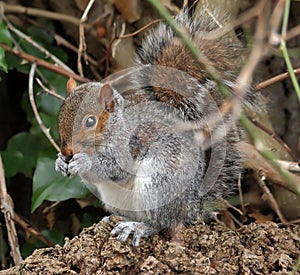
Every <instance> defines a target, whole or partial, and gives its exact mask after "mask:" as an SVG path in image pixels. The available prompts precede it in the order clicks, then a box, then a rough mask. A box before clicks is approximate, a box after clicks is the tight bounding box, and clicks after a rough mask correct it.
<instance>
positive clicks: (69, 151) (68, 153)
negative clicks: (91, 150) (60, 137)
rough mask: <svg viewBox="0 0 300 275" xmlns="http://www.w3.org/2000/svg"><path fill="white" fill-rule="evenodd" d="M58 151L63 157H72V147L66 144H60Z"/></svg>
mask: <svg viewBox="0 0 300 275" xmlns="http://www.w3.org/2000/svg"><path fill="white" fill-rule="evenodd" d="M60 152H61V154H62V155H64V156H65V157H69V158H72V156H73V150H72V148H70V147H68V146H62V147H61V148H60Z"/></svg>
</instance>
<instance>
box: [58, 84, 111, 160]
mask: <svg viewBox="0 0 300 275" xmlns="http://www.w3.org/2000/svg"><path fill="white" fill-rule="evenodd" d="M68 83H69V82H68ZM69 87H70V86H69ZM69 87H68V88H69ZM113 111H114V101H113V90H112V88H111V86H110V85H109V84H104V85H103V84H101V83H87V84H83V85H80V86H78V87H74V86H73V88H72V89H71V91H70V92H69V94H68V96H67V97H66V99H65V101H64V103H63V105H62V106H61V109H60V112H59V116H58V131H59V134H60V142H61V147H60V149H61V153H62V154H63V155H64V156H67V157H72V156H73V155H74V154H76V153H79V152H85V153H88V154H92V152H93V150H94V146H95V136H96V135H97V136H99V135H100V134H101V133H102V132H104V131H105V129H106V123H107V120H108V118H109V113H110V112H113Z"/></svg>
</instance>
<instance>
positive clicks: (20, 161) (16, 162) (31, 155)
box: [2, 132, 42, 177]
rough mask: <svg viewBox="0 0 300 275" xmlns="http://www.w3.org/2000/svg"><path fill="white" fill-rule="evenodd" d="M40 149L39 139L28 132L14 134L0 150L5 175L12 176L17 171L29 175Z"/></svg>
mask: <svg viewBox="0 0 300 275" xmlns="http://www.w3.org/2000/svg"><path fill="white" fill-rule="evenodd" d="M41 149H42V146H41V145H40V142H39V139H38V138H37V137H35V136H33V135H31V134H29V133H25V132H23V133H19V134H17V135H14V136H13V137H12V138H11V139H10V140H9V142H8V144H7V149H6V151H4V152H2V157H3V164H4V167H5V175H6V176H7V177H12V176H14V175H16V174H17V173H23V174H24V175H26V176H28V177H31V175H32V169H33V168H34V167H35V165H36V161H37V158H38V155H39V153H40V151H41Z"/></svg>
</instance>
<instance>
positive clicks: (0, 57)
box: [0, 48, 7, 73]
mask: <svg viewBox="0 0 300 275" xmlns="http://www.w3.org/2000/svg"><path fill="white" fill-rule="evenodd" d="M0 69H1V70H2V71H4V72H6V73H7V64H6V60H5V50H4V49H3V48H0Z"/></svg>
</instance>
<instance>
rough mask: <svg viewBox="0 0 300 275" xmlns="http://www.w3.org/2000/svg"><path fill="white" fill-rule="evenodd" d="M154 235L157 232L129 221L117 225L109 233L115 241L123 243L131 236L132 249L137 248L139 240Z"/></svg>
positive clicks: (147, 226)
mask: <svg viewBox="0 0 300 275" xmlns="http://www.w3.org/2000/svg"><path fill="white" fill-rule="evenodd" d="M155 233H157V232H156V230H155V229H154V228H152V227H151V226H149V225H147V224H145V223H143V222H130V221H124V222H119V223H117V225H116V226H115V228H114V229H113V230H112V231H111V234H112V235H115V236H117V239H118V240H119V241H121V242H125V241H126V240H127V239H128V237H129V235H131V234H132V235H133V237H132V245H133V246H134V247H137V246H139V243H140V240H141V238H143V237H149V236H152V235H154V234H155Z"/></svg>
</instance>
